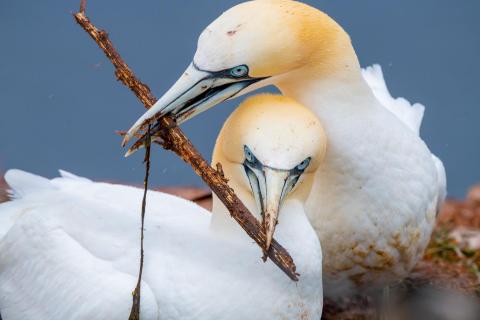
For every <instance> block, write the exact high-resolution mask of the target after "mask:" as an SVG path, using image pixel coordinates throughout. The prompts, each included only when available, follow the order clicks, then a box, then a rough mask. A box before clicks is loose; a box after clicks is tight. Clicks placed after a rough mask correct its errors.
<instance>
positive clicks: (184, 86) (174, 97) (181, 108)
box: [122, 63, 264, 146]
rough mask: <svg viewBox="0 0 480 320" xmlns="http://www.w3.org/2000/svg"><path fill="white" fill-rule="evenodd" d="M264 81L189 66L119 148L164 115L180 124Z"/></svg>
mask: <svg viewBox="0 0 480 320" xmlns="http://www.w3.org/2000/svg"><path fill="white" fill-rule="evenodd" d="M262 79H264V78H250V77H248V76H247V77H244V78H234V77H231V76H229V73H228V71H227V70H225V71H218V72H209V71H204V70H200V69H199V68H198V67H196V66H195V64H193V63H191V64H190V65H189V66H188V68H187V69H186V70H185V72H184V73H183V74H182V76H181V77H180V78H179V79H178V80H177V82H176V83H175V84H174V85H173V86H172V87H171V88H170V89H169V90H168V91H167V92H166V93H165V94H164V95H163V96H162V97H161V98H160V99H159V100H158V101H157V102H156V103H155V104H154V105H153V106H152V107H151V108H150V109H149V110H148V111H147V112H146V113H145V114H143V115H142V116H141V117H140V118H139V119H138V120H137V121H136V122H135V123H134V124H133V126H132V127H131V128H130V129H129V130H128V132H127V134H126V135H125V137H124V139H123V142H122V146H125V145H126V144H127V143H128V141H129V140H130V139H131V138H132V137H133V136H134V135H135V133H137V131H138V130H140V129H141V128H142V127H144V126H145V125H147V124H149V123H151V122H153V121H154V120H155V119H159V118H161V117H162V116H164V115H167V114H168V115H171V116H173V118H175V119H176V121H177V123H182V122H185V121H187V120H188V119H190V118H192V117H194V116H195V115H197V114H199V113H201V112H203V111H205V110H207V109H209V108H211V107H213V106H215V105H217V104H219V103H221V102H223V101H225V100H228V99H230V98H232V97H234V96H236V95H237V94H238V93H239V92H240V91H242V90H243V89H244V88H246V87H248V86H249V85H251V84H253V83H255V82H257V81H260V80H262Z"/></svg>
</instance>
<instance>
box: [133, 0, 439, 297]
mask: <svg viewBox="0 0 480 320" xmlns="http://www.w3.org/2000/svg"><path fill="white" fill-rule="evenodd" d="M362 73H363V74H362ZM268 85H274V86H276V87H277V88H278V89H280V91H281V92H282V94H284V95H286V96H289V97H291V98H293V99H295V100H296V101H299V102H300V103H302V104H303V105H305V106H307V107H309V108H310V109H311V110H312V111H313V112H314V113H315V114H316V115H317V116H318V118H319V119H320V120H321V121H322V123H323V124H324V127H325V130H326V133H327V136H328V139H329V142H330V143H331V146H332V147H331V148H329V149H328V151H327V155H326V160H325V162H324V163H322V165H321V166H320V169H319V170H318V171H317V173H316V176H315V179H314V184H313V188H312V192H311V194H310V196H309V199H308V202H307V213H308V216H309V218H310V220H311V222H312V224H313V226H314V228H315V230H316V231H317V233H318V236H319V238H320V242H321V244H322V248H323V252H324V268H323V272H324V275H325V278H324V286H325V292H326V294H334V293H335V291H336V289H339V288H345V289H352V290H356V289H358V288H365V287H376V286H377V285H378V286H379V287H383V286H386V285H388V284H389V283H391V282H393V281H397V280H399V279H402V278H403V277H405V276H406V275H407V274H408V272H409V271H410V270H411V269H412V267H413V266H414V265H415V263H416V262H417V261H418V260H419V258H420V257H421V256H422V253H423V251H424V249H425V247H426V245H427V243H428V240H429V237H430V234H431V232H432V228H433V225H434V222H435V217H436V212H437V211H438V209H439V206H440V205H441V204H442V202H443V201H444V199H445V194H446V177H445V170H444V167H443V165H442V162H441V161H440V160H439V159H438V158H436V157H435V156H434V155H433V154H432V153H431V152H430V150H429V149H428V147H427V146H426V144H425V143H424V141H423V140H422V139H421V138H420V137H419V127H420V124H421V121H422V117H423V111H424V107H423V106H422V105H420V104H415V105H413V106H412V105H410V103H409V102H408V101H407V100H405V99H402V98H400V99H394V98H392V97H391V95H390V93H389V92H388V89H387V87H386V84H385V82H384V79H383V75H382V73H381V69H380V67H379V66H373V67H370V68H367V69H366V70H363V71H362V69H361V67H360V64H359V61H358V59H357V56H356V54H355V51H354V49H353V47H352V44H351V40H350V37H349V36H348V34H347V33H346V32H345V31H344V30H343V29H342V27H341V26H339V25H338V24H337V23H336V22H335V21H334V20H333V19H332V18H330V17H329V16H328V15H327V14H325V13H323V12H321V11H319V10H317V9H316V8H313V7H311V6H308V5H306V4H303V3H300V2H297V1H291V0H257V1H249V2H245V3H241V4H239V5H237V6H235V7H233V8H231V9H230V10H228V11H226V12H225V13H223V14H222V15H221V16H220V17H219V18H217V19H216V20H215V21H213V22H212V23H211V24H210V25H209V26H208V27H207V28H206V29H205V30H204V31H203V32H202V33H201V35H200V38H199V40H198V47H197V51H196V53H195V56H194V58H193V61H192V63H191V64H190V65H189V66H188V68H187V70H186V71H185V72H184V73H183V74H182V76H181V77H180V79H179V80H178V81H177V82H176V83H175V84H174V85H173V86H172V87H171V89H169V90H168V91H167V92H166V93H165V95H164V96H163V97H161V98H160V99H159V100H158V101H157V103H156V104H155V105H154V106H153V107H152V108H151V109H150V110H148V111H147V112H146V113H145V114H144V115H143V116H142V117H140V118H139V119H138V121H137V122H136V123H135V124H134V125H133V126H132V128H131V129H130V130H129V132H128V134H127V136H126V137H125V140H124V143H126V142H127V141H128V140H129V139H130V137H132V135H133V134H134V133H135V132H137V131H138V130H139V129H141V128H142V127H143V126H144V125H145V124H146V123H148V122H152V121H153V120H154V119H156V118H158V117H160V116H162V115H165V114H169V115H171V116H172V117H174V118H176V119H177V121H178V122H179V123H181V122H183V121H186V120H188V119H190V118H192V117H194V116H195V115H196V114H198V113H200V112H202V111H204V110H206V109H208V108H211V107H213V106H214V105H217V104H219V103H220V102H223V101H225V100H228V99H232V98H235V97H238V96H241V95H242V94H245V93H248V92H251V91H253V90H256V89H258V88H261V87H265V86H268ZM272 123H273V121H272Z"/></svg>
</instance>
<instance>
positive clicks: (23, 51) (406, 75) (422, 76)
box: [0, 0, 480, 197]
mask: <svg viewBox="0 0 480 320" xmlns="http://www.w3.org/2000/svg"><path fill="white" fill-rule="evenodd" d="M78 2H79V1H77V0H75V1H65V0H64V1H53V0H48V1H47V0H44V1H25V0H0V39H1V44H0V110H1V112H0V136H1V137H2V138H1V140H0V171H2V170H5V169H9V168H14V167H15V168H21V169H25V170H29V171H32V172H35V173H38V174H41V175H45V176H49V177H53V176H55V175H57V172H56V170H57V169H58V168H62V169H65V170H69V171H71V172H73V173H76V174H79V175H83V176H87V177H90V178H93V179H98V180H109V181H119V182H128V183H134V184H139V183H141V181H142V179H143V166H142V164H141V160H142V159H141V158H142V155H141V154H139V155H136V156H134V157H131V158H129V159H124V158H123V153H124V152H125V150H124V149H122V148H120V140H121V139H120V138H119V137H118V136H117V135H115V133H114V131H115V130H117V129H126V128H128V127H129V126H130V125H131V124H132V122H133V121H134V120H136V119H137V117H138V116H140V115H141V113H142V112H143V111H144V109H143V107H142V106H141V105H140V104H139V102H138V101H137V100H136V98H135V97H134V96H133V95H132V94H131V93H130V92H129V91H128V90H127V89H126V88H124V87H123V86H122V85H120V83H118V82H116V81H115V80H114V76H113V71H112V67H111V65H110V63H109V62H108V61H107V59H106V58H105V57H104V56H103V53H102V52H101V51H100V50H99V49H98V48H97V46H96V44H95V43H94V42H93V41H92V40H91V39H90V38H89V37H88V36H87V35H86V33H85V32H84V31H83V30H82V29H80V27H79V26H77V25H76V24H75V22H74V21H73V18H72V16H71V13H72V12H74V11H76V10H77V8H78ZM239 2H241V1H233V0H228V1H226V0H222V1H213V0H209V1H207V0H201V1H200V0H189V1H187V0H175V1H160V0H156V1H152V0H148V1H147V0H145V1H135V2H133V1H126V0H115V1H113V0H112V1H106V0H101V1H100V0H96V1H95V0H90V1H89V2H88V6H87V14H88V15H89V17H90V18H91V19H92V20H93V22H94V23H95V24H96V25H97V26H99V27H103V28H105V29H106V30H107V31H109V33H110V36H111V39H112V41H113V42H114V44H115V45H116V46H117V49H118V50H119V51H120V53H121V54H122V56H123V57H124V59H125V60H126V62H127V63H128V64H129V65H130V66H131V67H132V69H133V70H134V71H135V72H136V74H137V75H138V76H139V77H140V78H141V79H142V80H143V81H144V82H145V83H147V84H148V85H149V86H150V87H151V89H152V90H153V92H154V94H155V95H156V96H157V97H158V96H160V95H161V94H162V93H163V92H164V91H165V90H166V89H168V87H169V86H170V85H171V84H173V82H174V81H175V80H176V79H177V77H178V76H179V75H180V73H181V72H182V71H183V70H184V68H185V67H186V66H187V64H188V63H189V62H190V60H191V58H192V56H193V53H194V51H195V47H196V39H197V37H198V35H199V34H200V32H201V31H202V30H203V29H204V28H205V27H206V26H207V25H208V24H209V23H210V21H212V20H213V19H215V18H216V17H217V16H218V15H219V14H220V13H222V12H223V11H224V10H226V9H228V8H229V7H231V6H233V5H234V4H236V3H239ZM305 2H307V3H309V4H312V5H314V6H316V7H317V8H320V9H322V10H324V11H325V12H327V13H328V14H329V15H331V16H332V17H333V18H335V19H336V20H337V21H338V22H339V23H340V24H341V25H343V27H344V28H345V29H346V30H347V31H348V32H349V33H350V35H351V37H352V40H353V43H354V46H355V48H356V50H357V53H358V56H359V58H360V61H361V63H362V65H363V66H367V65H370V64H373V63H380V64H381V65H382V66H383V68H384V74H385V77H386V80H387V83H388V85H389V88H390V90H391V92H392V94H393V95H394V96H403V97H406V98H407V99H408V100H410V101H411V102H421V103H423V104H425V105H426V107H427V110H426V115H425V119H424V123H423V126H422V131H421V132H422V137H423V138H424V139H425V141H426V142H427V143H428V145H429V146H430V148H431V149H432V151H433V152H434V153H435V154H437V155H438V156H439V157H440V158H441V159H442V160H443V161H444V163H445V166H446V169H447V175H448V182H449V186H448V187H449V193H450V195H451V196H456V197H460V196H463V195H464V194H465V192H466V190H467V189H468V187H469V186H470V185H472V184H474V183H476V182H479V181H480V170H479V169H478V167H479V165H480V130H479V127H478V123H479V118H480V117H479V116H480V106H479V102H480V88H479V80H478V75H479V74H480V61H479V57H480V20H479V19H478V12H480V2H479V1H478V0H462V1H449V0H423V1H414V0H408V1H405V0H404V1H384V0H367V1H357V0H349V1H347V0H345V1H333V0H331V1H305ZM238 102H239V101H238V100H236V101H233V102H230V103H228V104H223V105H222V106H220V107H217V108H215V109H213V110H210V111H209V112H206V113H203V114H202V115H200V116H199V117H197V118H196V119H194V120H193V121H190V122H188V123H187V124H185V125H183V129H184V130H185V131H186V133H187V135H188V136H189V137H190V138H191V139H192V140H193V142H194V143H195V145H196V146H197V147H198V148H199V150H200V151H201V152H202V153H203V155H205V156H206V157H207V158H210V153H211V150H212V147H213V144H214V141H215V137H216V135H217V133H218V131H219V129H220V127H221V125H222V123H223V121H224V120H225V118H226V117H227V116H228V115H229V114H230V112H232V110H233V108H234V107H235V105H236V104H238ZM153 161H154V166H153V170H152V171H153V174H152V180H151V181H152V185H153V186H163V185H198V186H200V185H202V182H201V181H200V179H198V178H197V177H196V176H195V175H194V173H192V172H191V170H190V169H189V167H187V166H186V165H185V164H184V163H183V162H182V161H181V160H179V159H177V158H176V157H175V156H174V155H172V154H170V153H167V152H165V151H161V150H160V149H159V148H156V149H155V152H154V157H153Z"/></svg>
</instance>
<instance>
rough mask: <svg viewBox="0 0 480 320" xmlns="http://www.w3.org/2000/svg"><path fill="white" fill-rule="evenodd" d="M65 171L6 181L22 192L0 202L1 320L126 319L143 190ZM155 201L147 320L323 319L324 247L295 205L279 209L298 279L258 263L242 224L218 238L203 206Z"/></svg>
mask: <svg viewBox="0 0 480 320" xmlns="http://www.w3.org/2000/svg"><path fill="white" fill-rule="evenodd" d="M62 176H63V177H60V178H55V179H53V180H48V179H45V178H42V177H39V176H35V175H32V174H29V173H26V172H23V171H19V170H11V171H9V172H8V173H7V175H6V178H7V182H8V183H9V184H10V186H11V187H12V188H14V190H13V192H14V194H15V195H16V196H15V198H14V199H13V200H12V201H11V202H7V203H4V204H1V205H0V220H1V221H0V222H2V224H1V226H2V229H1V232H2V234H1V235H2V236H3V237H2V239H1V241H0V310H1V312H2V317H3V319H4V320H16V319H18V320H24V319H39V320H47V319H48V320H56V319H58V320H60V319H78V320H80V319H127V318H128V314H129V312H130V307H131V301H132V297H131V292H132V290H133V288H134V287H135V284H136V278H137V271H138V261H139V260H138V259H139V228H140V217H139V210H140V202H141V198H142V190H141V189H137V188H133V187H128V186H122V185H113V184H108V183H96V182H92V181H90V180H88V179H85V178H80V177H77V176H75V175H72V174H69V173H65V172H62ZM148 204H149V205H148V209H147V214H146V230H145V269H144V276H143V280H144V281H143V284H142V303H141V307H142V310H141V315H142V319H192V320H193V319H222V318H226V319H227V318H228V319H246V318H248V319H255V318H256V319H265V318H267V317H268V318H270V319H284V318H288V319H296V318H298V319H300V317H301V316H302V317H304V318H305V319H318V318H319V315H320V312H321V308H322V296H321V293H322V285H321V250H320V246H319V242H318V239H317V237H316V234H315V232H314V231H313V229H312V228H311V226H310V224H309V223H308V220H307V218H306V216H305V215H304V217H303V219H302V218H301V217H300V218H299V217H298V210H302V209H301V208H302V207H301V206H299V204H298V203H297V202H296V201H292V203H290V204H286V206H285V207H284V209H282V210H283V211H282V217H283V220H282V221H284V222H283V224H282V226H283V227H284V228H283V230H282V227H280V228H279V230H278V233H277V236H276V237H277V239H279V241H282V238H283V240H285V239H290V240H289V241H288V242H287V243H285V244H286V247H287V249H288V250H289V251H290V253H291V254H292V256H293V257H294V259H295V261H296V262H297V271H298V272H300V273H301V274H302V276H301V280H300V282H299V283H295V282H293V281H291V280H290V279H289V278H288V277H287V276H286V275H285V274H283V272H281V271H280V270H279V269H278V268H277V267H276V266H275V265H274V264H273V263H272V262H271V261H267V263H263V262H262V261H261V259H260V257H261V251H260V249H259V248H258V246H257V245H256V244H254V243H252V242H251V241H248V240H247V241H245V240H246V239H245V238H246V236H245V235H244V234H243V231H242V230H240V228H239V227H238V226H236V228H231V230H236V232H234V234H230V235H229V237H227V238H222V239H221V240H220V239H219V238H218V237H217V236H216V235H215V233H213V232H212V231H211V230H210V228H209V225H210V217H211V214H210V213H209V212H207V211H206V210H204V209H202V208H200V207H198V206H197V205H195V204H193V203H191V202H188V201H185V200H182V199H179V198H176V197H174V196H170V195H167V194H163V193H160V192H149V195H148ZM289 212H291V214H290V213H289ZM231 223H232V224H234V223H235V222H233V221H232V222H231ZM291 237H295V239H296V240H297V241H298V242H295V243H292V241H291ZM304 318H302V319H304Z"/></svg>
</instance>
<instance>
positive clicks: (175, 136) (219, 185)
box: [74, 1, 299, 281]
mask: <svg viewBox="0 0 480 320" xmlns="http://www.w3.org/2000/svg"><path fill="white" fill-rule="evenodd" d="M82 3H83V1H82ZM81 8H82V10H81V11H80V12H78V13H75V14H74V17H75V20H76V21H77V23H78V24H79V25H80V26H81V27H82V28H83V29H84V30H85V31H86V32H87V33H88V34H89V35H90V36H91V37H92V38H93V40H94V41H95V42H96V43H97V44H98V46H99V47H100V48H101V49H102V50H103V52H104V53H105V55H106V56H107V58H108V59H109V60H110V62H111V63H112V64H113V65H114V67H115V75H116V76H117V79H118V80H120V81H121V82H122V83H123V84H124V85H125V86H127V87H128V88H130V90H131V91H132V92H133V93H134V94H135V95H136V96H137V98H138V99H139V100H140V101H141V102H142V103H143V105H144V106H145V107H146V108H150V107H151V106H152V105H153V104H154V103H155V102H156V101H157V99H156V98H155V97H154V96H153V95H152V93H151V91H150V88H149V87H148V86H147V85H145V84H143V83H142V82H141V81H140V80H139V79H138V78H137V77H136V76H135V74H134V73H133V72H132V70H130V68H129V67H128V65H127V64H126V63H125V62H124V61H123V59H122V58H121V57H120V55H119V54H118V52H117V51H116V49H115V48H114V46H113V44H112V42H111V41H110V39H109V38H108V34H107V32H105V31H104V30H99V29H97V28H96V27H95V26H94V25H93V24H92V23H91V22H90V20H89V19H88V18H87V16H86V15H85V4H84V3H83V5H82V6H81ZM159 121H160V123H161V125H162V127H163V128H164V130H160V131H159V133H158V134H159V135H160V137H161V138H162V140H163V143H162V146H163V147H164V148H166V149H170V150H171V151H173V152H175V153H176V154H177V155H178V156H179V157H181V158H182V159H183V161H185V162H186V163H188V164H189V165H190V166H191V167H192V168H193V170H194V171H195V173H196V174H197V175H199V176H200V177H201V178H202V179H203V181H205V183H206V184H207V185H208V186H209V187H210V188H211V189H212V191H213V192H214V193H215V194H216V195H217V196H218V198H219V199H220V200H221V201H222V202H223V204H224V205H225V206H226V207H227V208H228V210H229V211H230V214H231V216H232V218H233V219H235V221H237V222H238V224H239V225H240V226H241V227H242V228H243V230H245V232H246V233H247V234H248V235H249V236H250V237H251V238H252V239H253V240H254V241H255V242H256V243H257V244H258V245H259V246H260V248H264V247H265V243H266V235H265V232H264V231H263V228H262V227H261V225H260V223H259V222H258V221H257V219H256V218H255V217H254V216H253V215H252V214H251V213H250V212H249V211H248V209H247V208H246V207H245V205H244V204H243V203H242V202H241V201H240V199H239V198H238V197H237V196H236V195H235V192H234V191H233V189H232V188H230V187H229V186H228V184H227V181H226V180H225V178H224V177H223V176H222V175H221V174H220V173H219V172H218V171H216V170H215V169H213V168H212V167H211V166H210V165H209V164H208V163H207V161H205V159H203V158H202V156H201V155H200V154H199V153H198V151H197V150H196V149H195V147H194V146H193V144H192V143H191V142H190V140H189V139H188V138H187V137H186V136H185V135H184V134H183V132H182V130H180V128H179V127H178V126H177V125H176V122H175V121H174V120H173V119H172V118H170V117H163V118H161V119H159ZM268 257H269V258H270V259H271V260H272V261H273V262H274V263H275V264H276V265H277V266H278V267H279V268H280V269H281V270H283V272H285V274H286V275H287V276H288V277H290V279H292V280H294V281H298V276H299V274H297V273H296V266H295V263H294V261H293V259H292V257H291V256H290V254H289V253H288V252H287V250H286V249H285V248H283V247H282V246H281V245H280V244H279V243H278V242H277V241H275V240H273V241H272V244H271V246H270V250H269V251H268Z"/></svg>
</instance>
